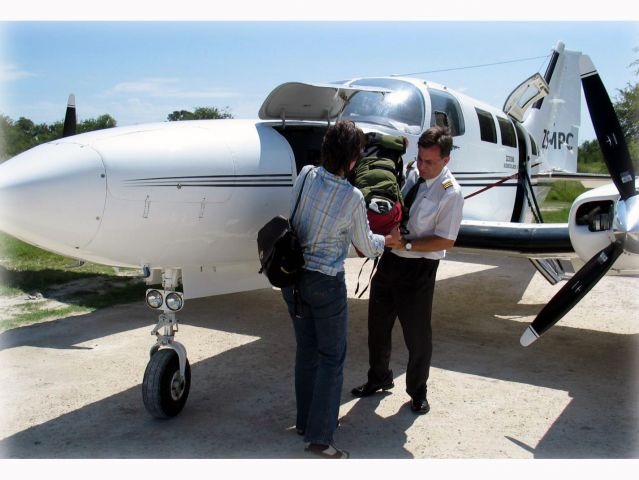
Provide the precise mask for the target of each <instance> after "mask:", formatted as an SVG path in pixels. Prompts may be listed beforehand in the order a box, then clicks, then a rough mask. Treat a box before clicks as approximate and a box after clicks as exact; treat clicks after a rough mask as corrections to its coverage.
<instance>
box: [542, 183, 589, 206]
mask: <svg viewBox="0 0 639 480" xmlns="http://www.w3.org/2000/svg"><path fill="white" fill-rule="evenodd" d="M586 190H587V188H586V187H584V186H583V185H582V184H581V182H575V181H565V182H564V181H560V182H554V183H553V184H552V187H551V189H550V192H548V196H547V197H546V201H547V202H568V203H572V201H573V200H574V199H575V198H577V197H578V196H579V195H581V194H582V193H584V192H585V191H586Z"/></svg>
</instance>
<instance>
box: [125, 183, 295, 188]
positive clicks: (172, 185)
mask: <svg viewBox="0 0 639 480" xmlns="http://www.w3.org/2000/svg"><path fill="white" fill-rule="evenodd" d="M127 186H129V187H177V188H186V187H227V188H237V187H292V186H293V184H292V183H255V184H251V183H239V184H238V183H198V184H190V183H158V184H153V183H144V184H140V185H127Z"/></svg>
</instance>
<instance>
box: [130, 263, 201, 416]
mask: <svg viewBox="0 0 639 480" xmlns="http://www.w3.org/2000/svg"><path fill="white" fill-rule="evenodd" d="M179 276H180V271H179V270H175V269H168V270H165V271H163V272H162V286H163V288H164V291H159V290H149V291H147V304H148V305H149V306H150V307H151V308H162V310H163V312H162V313H161V314H160V316H159V318H158V323H157V325H156V326H155V328H154V329H153V331H152V332H151V335H155V336H156V337H157V342H156V343H155V345H153V347H151V351H150V355H151V359H150V360H149V363H148V364H147V366H146V370H145V372H144V379H143V381H142V401H143V402H144V406H145V407H146V409H147V411H148V412H149V413H150V414H151V415H152V416H154V417H156V418H169V417H174V416H176V415H177V414H178V413H180V412H181V411H182V409H183V408H184V405H185V404H186V400H187V398H188V396H189V389H190V388H191V366H190V364H189V361H188V359H187V357H186V349H185V348H184V346H183V345H182V344H181V343H179V342H176V341H175V333H176V332H177V331H178V322H177V318H176V316H175V314H176V312H177V311H179V310H181V309H182V306H183V304H184V301H183V299H182V296H181V294H180V293H179V292H175V291H174V289H175V287H176V286H177V283H178V280H179ZM160 330H162V333H160Z"/></svg>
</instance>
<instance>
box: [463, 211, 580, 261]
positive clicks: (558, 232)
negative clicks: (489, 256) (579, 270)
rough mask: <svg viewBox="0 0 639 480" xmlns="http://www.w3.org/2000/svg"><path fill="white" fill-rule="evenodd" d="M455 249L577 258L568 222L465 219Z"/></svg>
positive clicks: (527, 255)
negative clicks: (571, 241)
mask: <svg viewBox="0 0 639 480" xmlns="http://www.w3.org/2000/svg"><path fill="white" fill-rule="evenodd" d="M454 248H455V251H459V252H462V253H464V252H468V253H495V254H499V255H511V256H519V257H526V258H562V259H570V258H575V257H576V256H577V254H576V253H575V250H574V248H573V246H572V244H571V243H570V236H569V231H568V224H567V223H511V222H486V221H475V220H462V223H461V227H460V229H459V234H458V235H457V240H456V241H455V247H454Z"/></svg>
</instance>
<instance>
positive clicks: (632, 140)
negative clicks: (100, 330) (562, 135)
mask: <svg viewBox="0 0 639 480" xmlns="http://www.w3.org/2000/svg"><path fill="white" fill-rule="evenodd" d="M634 51H635V52H639V48H635V49H634ZM630 67H635V68H636V69H635V74H639V60H635V61H634V62H632V63H631V64H630ZM613 107H614V109H615V112H616V113H617V118H618V119H619V125H620V126H621V131H622V132H623V134H624V137H625V139H626V143H627V144H628V150H629V151H630V158H631V159H632V163H633V165H634V167H635V171H637V172H639V83H635V84H634V85H632V84H630V83H628V85H626V88H623V89H618V90H617V95H616V98H615V99H614V100H613ZM577 171H579V172H583V173H608V169H607V168H606V165H605V163H604V160H603V154H602V153H601V149H600V148H599V143H598V142H597V140H590V141H585V142H584V143H582V144H581V145H580V146H579V155H578V161H577Z"/></svg>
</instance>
